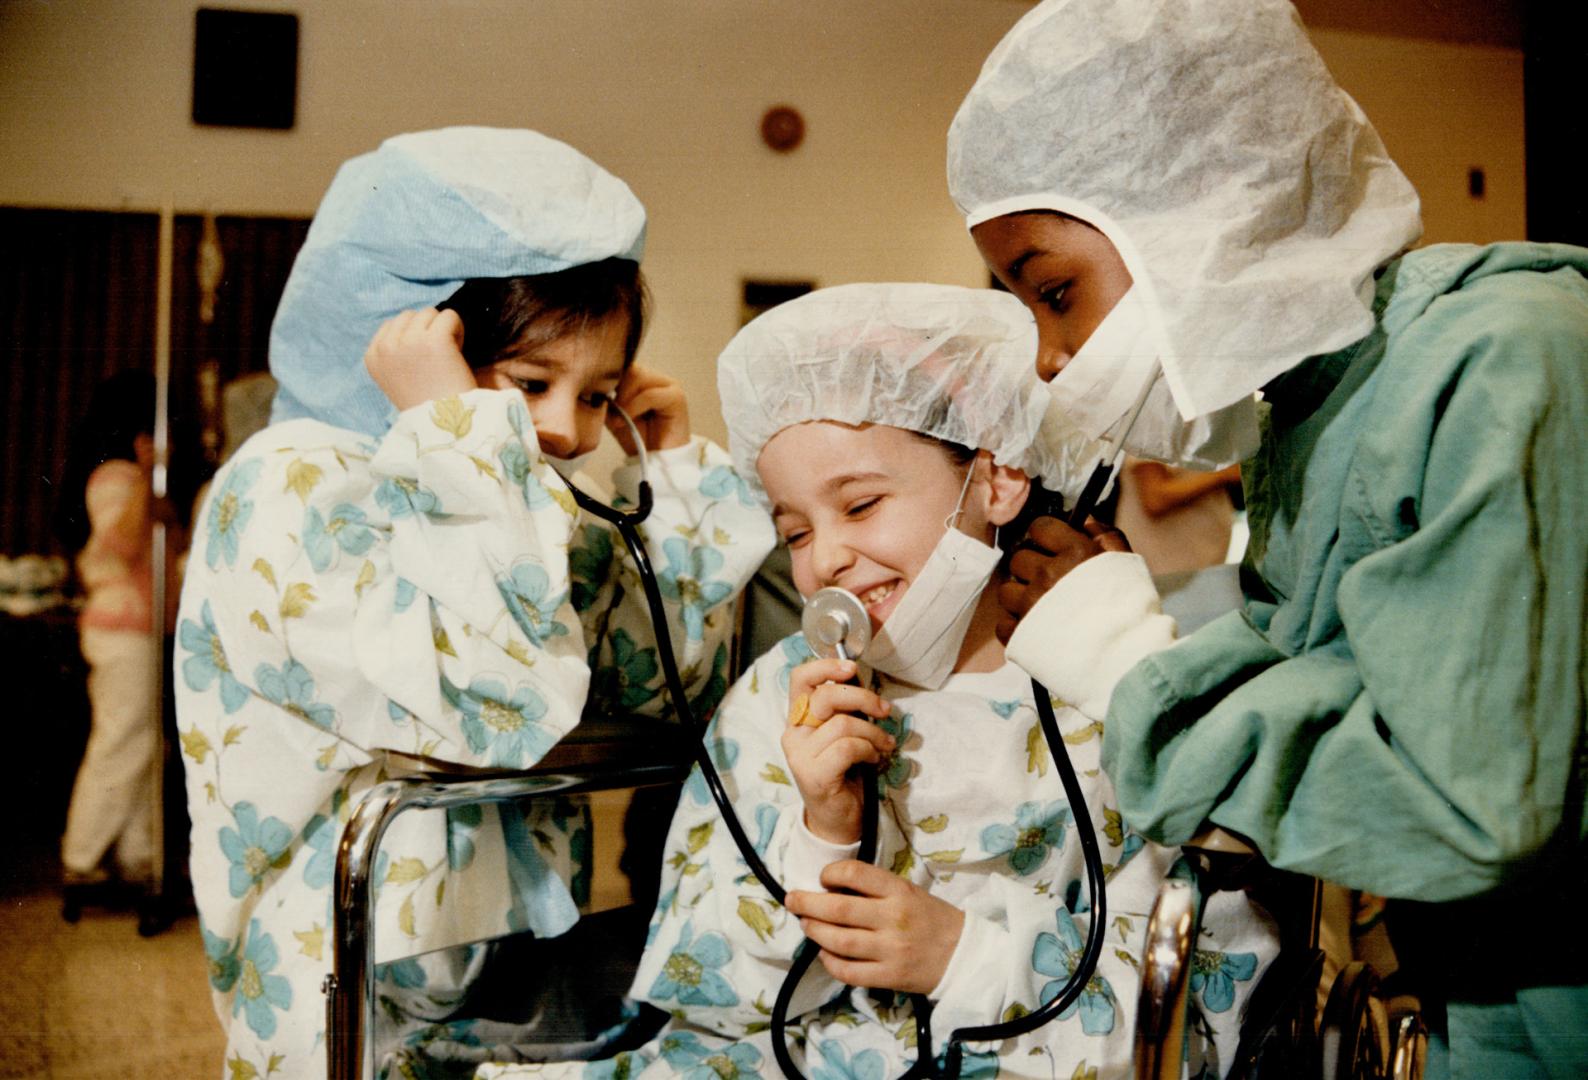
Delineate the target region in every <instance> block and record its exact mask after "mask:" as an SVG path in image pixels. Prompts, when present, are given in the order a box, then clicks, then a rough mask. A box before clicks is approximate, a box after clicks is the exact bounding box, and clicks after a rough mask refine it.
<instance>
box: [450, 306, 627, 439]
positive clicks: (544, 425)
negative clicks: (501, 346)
mask: <svg viewBox="0 0 1588 1080" xmlns="http://www.w3.org/2000/svg"><path fill="white" fill-rule="evenodd" d="M627 333H628V316H626V315H621V314H619V315H612V316H609V317H607V318H605V319H602V320H600V321H598V322H593V323H588V324H586V325H584V326H581V327H580V328H578V329H576V330H574V331H572V332H571V333H568V334H564V335H562V336H561V337H556V338H552V339H551V340H549V341H537V340H536V339H535V336H534V334H533V333H531V334H528V335H526V336H525V338H524V339H523V340H521V341H520V343H519V344H518V345H517V346H513V347H510V348H508V349H505V350H503V352H502V354H501V356H500V357H499V358H498V359H497V360H496V361H495V362H493V363H491V364H488V365H486V366H484V367H479V368H475V369H474V378H475V381H476V382H478V383H479V384H480V385H481V386H482V387H484V388H486V389H487V390H517V391H519V392H520V393H522V394H523V395H524V402H525V404H527V405H528V406H529V415H530V417H531V419H533V420H534V422H535V434H536V436H537V437H538V438H539V439H540V448H541V450H542V451H544V452H545V453H546V454H548V455H550V456H551V457H555V458H571V457H577V456H578V455H580V454H587V453H589V452H590V451H591V450H594V449H595V448H596V446H597V445H598V444H599V443H600V441H601V432H602V431H603V430H604V429H605V427H606V417H607V407H608V404H609V402H610V400H611V398H612V395H613V394H615V393H616V392H617V388H618V383H619V382H621V381H622V379H623V371H624V368H625V366H626V359H627V354H626V351H625V339H626V336H627Z"/></svg>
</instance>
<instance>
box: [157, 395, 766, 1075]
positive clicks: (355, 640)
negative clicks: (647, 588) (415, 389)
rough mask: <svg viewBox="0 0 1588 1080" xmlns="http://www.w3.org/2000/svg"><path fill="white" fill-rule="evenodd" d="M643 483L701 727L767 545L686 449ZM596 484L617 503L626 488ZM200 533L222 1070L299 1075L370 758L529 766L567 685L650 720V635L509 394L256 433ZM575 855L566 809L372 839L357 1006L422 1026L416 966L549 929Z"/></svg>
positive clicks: (205, 821)
mask: <svg viewBox="0 0 1588 1080" xmlns="http://www.w3.org/2000/svg"><path fill="white" fill-rule="evenodd" d="M650 460H651V470H652V474H653V475H652V477H651V484H652V487H653V489H654V490H655V495H656V502H655V509H654V510H653V511H652V514H651V517H650V519H649V521H648V523H647V524H646V525H645V526H644V531H645V534H646V538H647V545H648V547H649V549H650V551H651V553H652V554H651V558H652V560H653V563H654V565H655V566H656V567H657V571H658V577H659V579H660V585H661V590H662V592H663V594H664V597H665V598H666V600H667V609H668V614H669V616H670V617H671V618H670V622H671V623H672V626H671V633H672V636H673V642H674V648H675V649H677V650H678V652H679V664H680V667H681V669H682V670H683V672H684V676H685V679H686V682H687V683H688V684H689V692H690V694H691V695H692V696H693V697H695V698H696V700H697V701H698V702H700V704H702V705H705V706H709V705H711V704H714V703H715V701H716V699H718V698H720V696H721V694H722V692H723V690H724V689H725V688H726V687H725V682H724V680H725V671H726V667H727V649H728V645H727V638H728V635H729V631H730V630H731V622H732V620H731V618H730V617H729V608H728V605H729V604H730V602H731V600H732V598H733V597H734V595H735V594H737V592H738V591H739V588H740V586H741V585H742V584H743V583H744V582H745V581H746V580H747V579H748V578H749V577H750V575H751V574H752V573H753V572H754V570H755V568H756V567H757V566H758V565H759V563H760V562H761V559H762V557H763V556H764V555H765V553H766V552H767V550H768V549H769V548H770V546H771V543H772V530H771V525H770V522H768V520H767V519H766V517H765V515H764V514H763V513H762V512H761V511H760V510H759V509H758V508H755V507H754V506H753V505H752V504H751V501H750V499H749V497H748V493H747V492H746V490H745V488H744V486H743V484H742V482H741V481H740V480H739V478H738V477H737V476H736V475H735V474H734V473H733V471H732V470H731V468H730V467H729V465H728V457H727V455H726V454H725V453H724V452H723V451H722V450H721V449H719V448H717V447H716V446H714V445H712V444H710V443H708V442H706V441H705V440H702V439H698V438H697V439H695V440H694V441H693V442H692V443H690V444H689V445H688V446H686V447H682V448H678V449H673V450H667V451H661V452H657V453H653V454H651V455H650ZM613 482H614V484H615V485H616V488H617V491H618V496H619V497H620V498H626V499H628V500H631V501H632V500H633V499H635V498H637V482H638V468H637V467H635V466H632V465H630V466H625V467H623V468H621V469H620V470H619V471H618V473H617V474H616V475H615V476H614V481H613ZM201 520H202V523H203V524H202V526H201V530H200V532H199V535H198V536H197V537H196V539H195V542H194V545H193V549H192V554H191V556H190V559H189V571H188V577H187V581H186V585H185V588H184V590H183V597H182V609H181V614H180V616H179V638H178V640H179V649H178V652H177V657H176V667H177V677H176V692H177V715H178V728H179V733H180V738H181V745H182V750H183V755H184V762H185V764H186V767H187V785H188V801H189V805H190V807H191V812H192V819H193V832H192V870H193V886H194V890H195V893H196V897H197V902H198V908H199V914H200V918H201V923H202V931H203V940H204V947H205V951H206V953H207V954H208V959H209V978H210V983H211V986H212V987H213V989H214V994H215V1002H216V1007H217V1009H218V1011H219V1012H220V1015H221V1020H222V1022H223V1024H225V1025H226V1027H227V1031H228V1044H227V1051H226V1058H227V1061H226V1066H227V1067H226V1070H225V1075H226V1076H228V1077H230V1078H233V1080H236V1078H246V1077H253V1076H259V1077H264V1076H269V1075H279V1076H291V1077H318V1076H324V1075H325V1050H324V1035H323V1032H324V1022H325V1002H324V998H323V997H322V994H321V989H320V987H321V981H322V979H323V978H324V976H325V974H326V973H327V971H328V970H329V967H330V946H331V942H330V940H329V938H330V934H329V929H328V928H329V927H330V925H331V902H332V898H331V876H332V866H333V860H334V858H335V850H336V844H337V840H338V837H339V835H340V832H341V829H342V827H343V825H344V823H345V822H346V820H347V817H348V813H349V810H350V807H351V806H352V805H353V804H355V803H356V802H357V800H358V798H359V796H360V794H361V793H362V792H363V791H364V790H365V789H366V788H368V787H370V786H371V785H372V784H375V783H377V782H379V781H381V780H383V779H385V778H387V777H388V776H391V775H394V774H397V773H399V772H400V771H401V770H402V767H403V759H402V758H401V757H394V756H393V755H405V756H407V757H409V758H424V759H431V760H432V761H441V762H450V763H454V764H456V765H461V766H476V767H491V768H515V767H522V766H528V765H531V764H533V763H534V762H535V761H536V760H537V759H539V758H540V757H541V756H542V755H543V754H544V753H545V752H546V751H547V750H548V749H549V748H550V747H551V746H552V745H553V744H554V743H556V742H557V740H558V739H559V738H561V737H562V736H563V735H565V734H566V733H567V732H568V731H569V730H570V729H571V728H572V727H573V726H574V725H575V724H576V723H577V722H578V720H579V716H580V713H581V711H582V710H583V708H584V706H585V702H586V697H587V690H588V689H589V688H590V686H591V684H592V670H593V672H594V684H595V686H596V695H595V696H596V698H597V700H599V701H600V702H601V703H602V704H603V705H605V706H608V707H611V708H615V709H622V710H624V711H629V712H633V711H643V712H650V713H653V714H656V713H660V712H662V711H663V710H664V709H665V708H666V704H667V698H666V694H665V692H664V691H663V689H662V684H661V672H660V666H659V664H658V662H657V658H656V651H655V644H654V636H653V632H652V630H651V624H650V620H649V618H648V616H647V615H646V613H645V610H644V604H643V598H642V597H641V596H640V593H639V586H638V582H637V579H636V578H635V576H634V571H633V569H632V566H631V563H630V561H629V559H628V557H627V555H626V553H625V552H624V550H623V548H622V544H621V540H620V539H619V538H618V537H617V536H616V534H615V532H613V531H610V530H609V528H608V527H607V526H605V525H604V524H601V523H598V522H596V521H594V520H593V519H589V518H586V517H584V516H582V515H581V514H580V513H579V511H578V510H577V509H576V508H575V506H574V504H573V500H572V497H571V496H570V495H569V493H568V491H567V488H566V485H565V484H564V483H563V482H562V480H561V479H560V478H559V477H558V475H557V474H556V473H555V472H554V471H553V470H552V469H551V467H550V465H549V464H548V463H547V461H546V460H545V459H544V458H543V457H542V456H541V454H540V452H539V449H538V444H537V442H536V439H535V436H534V433H533V428H532V425H531V421H530V418H529V415H528V412H527V411H526V409H525V408H524V405H523V399H522V397H521V396H520V395H518V394H516V393H514V392H510V391H490V390H477V391H471V392H469V393H467V394H464V395H462V396H461V397H453V398H447V399H442V400H440V401H437V402H432V403H428V404H426V405H423V406H418V407H416V408H413V409H410V410H408V411H406V412H404V413H402V414H401V415H400V416H399V417H398V419H397V421H396V423H395V425H394V426H393V427H392V428H391V429H390V430H389V431H388V432H387V433H386V434H385V435H384V436H383V437H381V438H380V439H378V440H369V439H366V438H365V437H363V436H360V435H358V434H356V433H353V432H349V431H346V430H342V429H339V428H335V427H332V426H329V425H327V424H324V423H320V422H318V421H314V420H294V421H290V422H287V423H282V424H278V425H275V426H272V427H270V428H267V429H265V430H264V431H262V432H260V433H259V434H258V435H256V436H254V438H253V439H251V440H250V441H249V442H248V443H247V444H246V445H245V446H244V447H243V449H242V450H241V451H240V452H239V453H238V455H237V456H236V457H235V458H234V459H233V460H232V461H231V462H229V463H228V464H227V465H226V466H225V467H224V468H223V469H222V470H221V471H220V473H219V474H218V475H217V476H216V477H215V481H214V483H213V485H212V487H211V494H210V496H209V499H208V502H207V504H206V506H205V508H204V510H203V513H202V518H201ZM409 764H410V765H412V762H410V763H409ZM589 844H590V834H589V822H588V816H587V813H586V811H585V810H584V808H583V806H582V804H578V803H575V802H573V801H571V800H566V799H564V800H555V801H542V802H540V803H536V804H534V805H533V806H532V807H531V808H530V809H528V810H523V811H521V810H518V809H516V808H507V809H504V810H502V811H501V812H500V813H499V812H498V809H497V808H496V807H494V806H487V807H483V808H482V807H478V806H476V807H470V808H464V809H462V810H459V811H453V812H451V813H446V812H440V811H416V812H412V813H409V814H406V815H404V816H402V817H400V818H398V819H397V821H396V822H395V823H394V824H393V826H392V828H391V829H390V831H389V832H388V833H387V835H386V838H385V840H384V843H383V844H382V848H381V852H380V855H379V860H378V863H377V866H376V882H377V889H378V897H379V899H378V913H377V921H376V943H377V956H376V960H377V962H378V963H381V964H385V965H389V966H387V967H385V968H383V969H382V970H381V972H380V975H379V976H378V978H379V979H381V980H383V982H382V983H381V993H382V996H383V997H390V998H392V999H393V1000H397V999H400V997H401V994H400V991H408V992H409V998H410V999H417V1000H419V1001H422V1002H426V1003H428V1004H429V1005H432V1006H434V1008H435V1010H436V1015H437V1016H438V1017H439V1016H444V1015H445V1014H446V1009H447V1007H448V1006H449V1005H455V1004H456V1003H457V1002H458V1000H460V991H461V988H462V987H461V985H460V984H461V983H462V982H463V981H465V980H467V979H468V978H470V977H471V975H470V970H472V969H469V970H464V971H463V972H462V973H461V974H460V973H458V972H456V971H453V972H452V975H453V977H452V978H450V979H448V978H447V977H446V976H447V975H448V971H449V970H450V969H448V968H447V966H446V964H431V965H430V966H429V967H427V966H426V965H424V964H421V963H419V962H418V961H417V960H415V959H412V958H414V957H417V956H418V955H419V954H422V953H427V952H431V951H432V950H437V949H442V948H444V947H448V946H455V945H461V944H464V943H469V942H475V941H480V940H482V939H487V938H491V937H495V936H500V935H503V934H507V933H510V932H513V931H520V930H525V929H528V930H533V931H535V932H536V933H537V934H540V935H542V936H550V935H556V934H559V933H561V932H563V931H564V930H566V929H567V928H568V927H569V926H570V925H572V923H573V922H574V921H575V920H576V919H577V918H578V905H579V903H580V901H581V900H582V899H583V898H584V896H583V895H582V894H585V893H587V889H588V879H587V877H586V875H587V873H588V865H587V864H588V859H587V855H588V851H589ZM570 885H571V888H570ZM470 951H473V950H470ZM451 952H452V953H458V952H465V950H451ZM438 955H440V956H443V957H445V956H448V954H438ZM405 958H406V959H405ZM452 960H453V961H455V960H456V958H455V957H453V958H452ZM394 961H400V962H399V963H393V962H394ZM476 966H477V965H476ZM464 967H465V968H468V965H467V964H465V965H464ZM421 1011H422V1010H421ZM218 1071H221V1070H218Z"/></svg>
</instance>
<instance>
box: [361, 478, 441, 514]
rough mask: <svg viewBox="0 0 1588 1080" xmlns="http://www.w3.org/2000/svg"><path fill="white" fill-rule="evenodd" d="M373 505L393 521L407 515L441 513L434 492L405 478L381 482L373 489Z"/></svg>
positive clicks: (438, 501)
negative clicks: (388, 515)
mask: <svg viewBox="0 0 1588 1080" xmlns="http://www.w3.org/2000/svg"><path fill="white" fill-rule="evenodd" d="M375 503H376V505H378V506H379V507H380V508H381V509H382V510H384V511H386V513H388V514H390V515H391V517H392V520H394V521H395V520H398V519H400V518H405V517H407V516H408V515H409V514H440V513H441V512H442V511H441V500H440V499H439V498H437V497H436V493H435V492H433V491H431V490H430V489H429V488H426V487H423V486H421V485H420V484H418V483H416V482H414V481H413V480H409V479H407V478H405V477H394V478H392V479H389V480H384V481H382V482H381V485H380V487H378V488H376V489H375Z"/></svg>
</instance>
